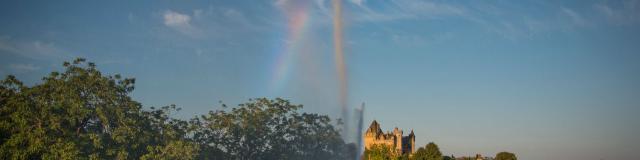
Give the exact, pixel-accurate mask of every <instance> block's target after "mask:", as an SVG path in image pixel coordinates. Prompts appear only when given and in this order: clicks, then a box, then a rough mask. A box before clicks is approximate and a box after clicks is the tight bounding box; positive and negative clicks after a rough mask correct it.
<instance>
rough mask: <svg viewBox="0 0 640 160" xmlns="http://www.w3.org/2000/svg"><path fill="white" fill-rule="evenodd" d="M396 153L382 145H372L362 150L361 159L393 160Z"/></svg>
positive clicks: (387, 146)
mask: <svg viewBox="0 0 640 160" xmlns="http://www.w3.org/2000/svg"><path fill="white" fill-rule="evenodd" d="M397 155H398V152H397V151H396V150H395V149H393V148H391V147H389V145H384V144H374V145H371V146H369V148H367V149H365V150H364V154H363V156H362V157H363V159H366V160H390V159H395V158H396V156H397Z"/></svg>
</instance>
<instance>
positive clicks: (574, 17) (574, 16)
mask: <svg viewBox="0 0 640 160" xmlns="http://www.w3.org/2000/svg"><path fill="white" fill-rule="evenodd" d="M562 12H564V13H565V14H566V15H567V16H569V18H570V19H571V22H573V24H576V25H579V26H585V25H587V24H588V22H587V21H586V20H585V19H584V18H583V17H582V16H581V15H580V14H578V13H576V12H575V11H573V10H571V9H569V8H562Z"/></svg>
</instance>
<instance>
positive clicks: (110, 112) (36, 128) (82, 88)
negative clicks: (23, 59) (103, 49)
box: [0, 58, 196, 159]
mask: <svg viewBox="0 0 640 160" xmlns="http://www.w3.org/2000/svg"><path fill="white" fill-rule="evenodd" d="M63 66H64V67H65V71H64V72H62V73H58V72H52V73H51V74H49V75H48V76H47V77H44V78H43V82H42V83H41V84H37V85H34V86H32V87H27V86H24V85H23V84H22V82H20V81H19V80H17V79H16V78H15V77H13V76H8V77H7V78H6V79H5V80H2V84H0V94H1V95H2V97H1V98H0V115H2V116H1V117H0V139H1V140H0V159H131V158H138V157H140V156H142V155H145V154H147V152H148V151H147V148H148V147H149V146H151V147H152V148H154V147H159V148H166V147H168V146H170V144H174V143H179V144H182V145H179V146H175V145H174V146H171V147H173V148H174V149H175V150H180V149H183V148H182V147H187V148H189V149H190V150H193V149H195V148H196V147H195V146H194V145H193V144H192V143H189V142H183V139H182V137H183V136H182V135H180V134H179V133H183V132H176V131H175V130H172V129H169V128H164V129H163V128H158V127H154V126H159V125H160V124H155V123H154V121H152V120H153V119H154V117H150V116H152V115H154V114H152V113H155V115H154V116H160V117H162V116H164V117H166V115H164V114H165V112H163V111H157V112H147V111H143V110H142V109H141V108H142V106H141V105H140V103H138V102H136V101H134V100H132V99H131V98H130V97H129V96H128V94H129V93H130V92H131V91H133V88H134V87H133V85H134V83H135V79H132V78H124V79H122V78H121V77H120V76H119V75H115V76H103V75H102V73H101V72H100V71H98V70H97V69H96V66H95V64H93V63H85V59H82V58H78V59H76V60H75V61H73V62H72V63H69V62H65V63H64V65H63ZM176 153H178V154H180V155H179V156H181V157H186V158H189V157H190V156H192V155H184V154H182V153H192V152H182V151H179V152H176Z"/></svg>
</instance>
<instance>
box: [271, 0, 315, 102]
mask: <svg viewBox="0 0 640 160" xmlns="http://www.w3.org/2000/svg"><path fill="white" fill-rule="evenodd" d="M307 8H308V5H307V4H298V5H292V6H285V8H284V12H285V14H286V16H287V17H288V23H287V31H286V33H287V35H288V36H286V37H287V38H286V39H285V44H282V43H281V42H282V41H278V44H277V46H278V47H276V48H282V49H281V50H278V51H276V54H277V56H276V59H275V60H274V62H275V63H274V66H273V67H272V68H274V69H273V73H272V75H273V76H272V78H271V86H272V90H280V88H281V87H282V86H283V85H284V84H286V82H287V81H288V80H289V76H290V75H291V68H292V67H291V65H292V63H293V60H294V57H295V56H296V50H297V49H298V47H299V46H300V44H299V43H302V38H303V37H304V33H305V32H306V31H307V28H308V26H309V13H308V10H307Z"/></svg>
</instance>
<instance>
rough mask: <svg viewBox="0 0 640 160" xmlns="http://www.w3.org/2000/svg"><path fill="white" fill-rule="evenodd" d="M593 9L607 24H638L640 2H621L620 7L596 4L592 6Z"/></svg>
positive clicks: (632, 0) (639, 19) (639, 21)
mask: <svg viewBox="0 0 640 160" xmlns="http://www.w3.org/2000/svg"><path fill="white" fill-rule="evenodd" d="M593 8H594V9H595V10H596V12H598V13H600V14H601V15H603V16H604V17H605V18H606V20H607V21H608V22H611V23H613V24H616V25H626V24H637V23H640V1H634V0H630V1H623V2H622V5H610V4H607V3H598V4H594V5H593Z"/></svg>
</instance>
